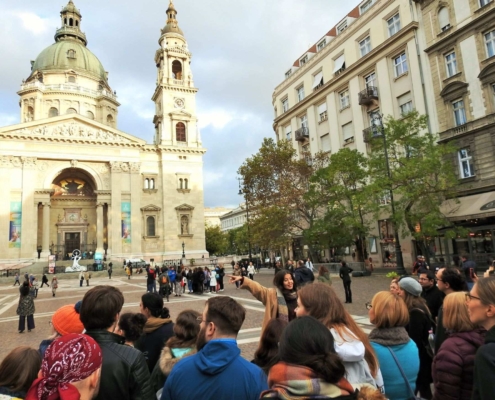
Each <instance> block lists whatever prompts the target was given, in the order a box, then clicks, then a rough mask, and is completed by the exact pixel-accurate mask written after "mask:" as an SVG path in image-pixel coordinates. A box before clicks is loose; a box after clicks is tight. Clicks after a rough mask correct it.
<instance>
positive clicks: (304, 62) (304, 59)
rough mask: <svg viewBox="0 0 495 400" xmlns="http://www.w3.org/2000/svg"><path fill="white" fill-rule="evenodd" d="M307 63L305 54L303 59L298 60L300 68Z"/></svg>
mask: <svg viewBox="0 0 495 400" xmlns="http://www.w3.org/2000/svg"><path fill="white" fill-rule="evenodd" d="M307 62H308V55H307V54H306V55H305V56H304V57H303V58H301V59H300V60H299V64H300V65H301V66H303V65H304V64H306V63H307Z"/></svg>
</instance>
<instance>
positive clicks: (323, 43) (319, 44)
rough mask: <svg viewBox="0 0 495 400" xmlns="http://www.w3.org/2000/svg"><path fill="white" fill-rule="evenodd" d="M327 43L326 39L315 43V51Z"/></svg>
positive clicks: (321, 48)
mask: <svg viewBox="0 0 495 400" xmlns="http://www.w3.org/2000/svg"><path fill="white" fill-rule="evenodd" d="M326 45H327V39H323V40H322V41H321V42H319V43H318V44H317V45H316V50H317V51H321V50H323V48H324V47H325V46H326Z"/></svg>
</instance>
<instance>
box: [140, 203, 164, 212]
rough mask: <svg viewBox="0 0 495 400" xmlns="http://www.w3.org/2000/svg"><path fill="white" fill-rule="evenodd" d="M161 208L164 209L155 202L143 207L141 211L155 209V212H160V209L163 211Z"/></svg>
mask: <svg viewBox="0 0 495 400" xmlns="http://www.w3.org/2000/svg"><path fill="white" fill-rule="evenodd" d="M161 210H162V209H161V208H160V207H158V206H155V205H154V204H148V205H147V206H145V207H142V208H141V211H155V212H158V211H161Z"/></svg>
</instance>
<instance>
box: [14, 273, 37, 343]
mask: <svg viewBox="0 0 495 400" xmlns="http://www.w3.org/2000/svg"><path fill="white" fill-rule="evenodd" d="M19 291H20V292H21V294H20V297H19V305H18V306H17V311H16V313H17V315H18V316H19V333H23V332H24V329H25V328H26V318H27V326H28V332H31V330H32V329H34V311H35V309H34V300H33V296H30V294H29V283H28V282H24V283H23V284H22V286H21V287H20V288H19Z"/></svg>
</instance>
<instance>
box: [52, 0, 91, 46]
mask: <svg viewBox="0 0 495 400" xmlns="http://www.w3.org/2000/svg"><path fill="white" fill-rule="evenodd" d="M60 18H61V20H62V27H61V28H60V29H57V32H56V33H55V41H56V42H58V41H59V40H67V39H73V40H77V41H80V42H82V43H83V44H84V45H85V46H86V45H87V44H88V41H87V40H86V35H85V34H84V33H83V32H82V31H81V19H82V15H81V13H80V12H79V10H78V9H77V8H76V6H75V4H74V3H73V2H72V0H69V2H68V3H67V5H66V6H65V7H64V8H63V9H62V11H60Z"/></svg>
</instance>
